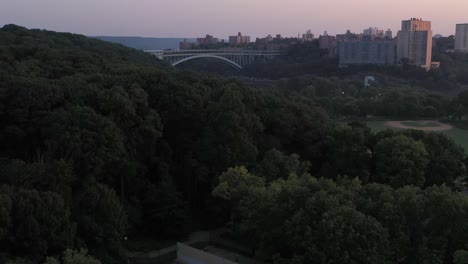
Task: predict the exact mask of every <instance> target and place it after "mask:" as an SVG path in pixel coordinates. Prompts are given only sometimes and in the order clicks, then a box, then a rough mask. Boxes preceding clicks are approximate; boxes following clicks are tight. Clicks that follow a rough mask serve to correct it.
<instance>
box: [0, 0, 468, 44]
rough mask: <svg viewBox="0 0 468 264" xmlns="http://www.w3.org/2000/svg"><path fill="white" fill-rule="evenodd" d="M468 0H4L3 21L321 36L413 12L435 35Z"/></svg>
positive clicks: (120, 30) (144, 32) (125, 32)
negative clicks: (427, 23) (308, 32)
mask: <svg viewBox="0 0 468 264" xmlns="http://www.w3.org/2000/svg"><path fill="white" fill-rule="evenodd" d="M466 10H468V1H466V0H446V1H444V2H443V5H441V4H440V1H437V3H436V1H435V0H413V1H406V0H393V1H386V0H380V1H379V0H377V1H375V0H353V1H346V0H328V1H311V0H288V1H283V0H237V1H232V0H170V1H164V0H80V1H78V0H40V1H38V0H2V7H1V9H0V24H1V25H4V24H17V25H20V26H25V27H28V28H41V29H49V30H54V31H63V32H72V33H79V34H84V35H88V36H101V35H107V36H142V37H169V38H173V37H186V38H196V37H202V36H205V35H206V34H210V35H213V36H214V37H218V38H222V39H228V36H229V35H235V34H237V32H242V34H243V35H246V36H251V37H252V40H255V38H256V37H265V36H266V35H268V34H272V35H276V34H281V35H282V36H284V37H297V35H298V34H300V35H301V36H302V34H303V33H305V32H306V31H307V30H308V29H311V31H312V33H313V34H314V35H315V36H316V37H318V36H319V35H321V34H323V31H328V33H329V34H330V35H335V34H340V33H344V32H345V31H346V30H348V29H349V30H351V31H352V32H356V33H361V32H362V30H363V29H366V28H369V27H378V28H380V29H383V30H386V29H388V28H390V29H391V30H392V31H393V32H396V31H397V30H398V29H399V28H400V27H401V21H402V20H406V19H410V18H412V17H417V18H423V19H424V20H429V21H432V28H433V32H434V34H441V35H444V36H448V35H453V34H455V25H456V24H458V23H468V16H466Z"/></svg>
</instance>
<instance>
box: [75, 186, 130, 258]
mask: <svg viewBox="0 0 468 264" xmlns="http://www.w3.org/2000/svg"><path fill="white" fill-rule="evenodd" d="M85 187H86V188H85V189H84V190H83V191H82V192H81V193H80V194H79V195H78V196H77V197H76V198H75V202H76V204H75V207H74V215H75V217H74V218H75V219H76V220H77V232H78V234H80V238H81V239H83V240H84V241H86V245H87V246H88V247H89V248H91V250H92V251H91V252H92V253H93V254H94V255H96V256H99V257H100V258H101V259H102V260H103V261H106V262H109V261H110V260H112V259H116V258H118V256H120V255H121V252H120V250H121V243H122V241H123V240H124V236H125V231H126V224H127V216H126V213H125V210H124V208H123V206H122V204H121V203H120V201H119V199H118V197H117V195H116V194H115V191H114V190H112V189H109V188H108V187H107V186H105V185H102V184H97V185H90V186H85Z"/></svg>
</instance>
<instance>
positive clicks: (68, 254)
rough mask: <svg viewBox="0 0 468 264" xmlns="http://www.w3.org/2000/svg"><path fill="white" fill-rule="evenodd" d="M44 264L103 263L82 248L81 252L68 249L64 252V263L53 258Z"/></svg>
mask: <svg viewBox="0 0 468 264" xmlns="http://www.w3.org/2000/svg"><path fill="white" fill-rule="evenodd" d="M44 264H101V261H99V260H97V259H95V258H93V257H92V256H90V255H88V250H87V249H84V248H81V249H79V250H71V249H66V250H65V251H64V252H63V256H62V262H60V261H58V260H57V259H55V258H53V257H47V258H46V262H45V263H44Z"/></svg>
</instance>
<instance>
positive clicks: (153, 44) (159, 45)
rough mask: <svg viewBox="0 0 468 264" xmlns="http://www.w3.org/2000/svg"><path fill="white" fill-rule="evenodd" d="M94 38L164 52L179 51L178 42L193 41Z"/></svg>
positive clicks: (112, 37) (192, 40)
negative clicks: (168, 50) (167, 50)
mask: <svg viewBox="0 0 468 264" xmlns="http://www.w3.org/2000/svg"><path fill="white" fill-rule="evenodd" d="M94 38H97V39H100V40H104V41H109V42H113V43H118V44H122V45H124V46H126V47H129V48H134V49H141V50H164V49H179V42H181V41H184V40H187V41H190V42H194V41H195V40H194V39H184V38H144V37H116V36H96V37H94Z"/></svg>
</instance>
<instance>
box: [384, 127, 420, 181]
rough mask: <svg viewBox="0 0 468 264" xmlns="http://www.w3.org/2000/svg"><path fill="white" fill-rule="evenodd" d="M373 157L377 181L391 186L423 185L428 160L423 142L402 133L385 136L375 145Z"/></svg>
mask: <svg viewBox="0 0 468 264" xmlns="http://www.w3.org/2000/svg"><path fill="white" fill-rule="evenodd" d="M375 159H376V173H377V177H378V181H380V182H382V183H388V184H390V185H391V186H393V187H401V186H404V185H415V186H423V185H424V183H425V177H424V171H425V169H426V166H427V164H428V162H429V160H428V154H427V151H426V149H425V146H424V144H423V143H421V142H418V141H415V140H413V139H412V138H409V137H406V136H403V135H400V136H395V137H391V138H385V139H382V140H381V141H379V142H378V143H377V145H376V147H375Z"/></svg>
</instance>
